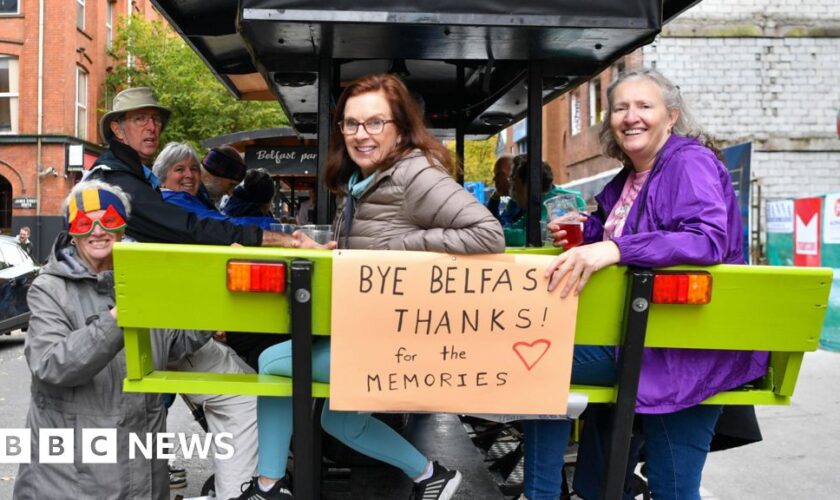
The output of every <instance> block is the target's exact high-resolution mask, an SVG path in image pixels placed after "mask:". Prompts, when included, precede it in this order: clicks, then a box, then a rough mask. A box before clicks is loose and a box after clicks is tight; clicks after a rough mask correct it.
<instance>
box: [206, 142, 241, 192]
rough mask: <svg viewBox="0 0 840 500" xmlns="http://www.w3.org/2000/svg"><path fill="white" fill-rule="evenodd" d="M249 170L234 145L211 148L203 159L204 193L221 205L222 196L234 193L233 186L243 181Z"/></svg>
mask: <svg viewBox="0 0 840 500" xmlns="http://www.w3.org/2000/svg"><path fill="white" fill-rule="evenodd" d="M247 171H248V167H247V166H246V165H245V160H243V159H242V155H241V154H239V151H237V150H236V149H235V148H234V147H233V146H230V145H228V144H225V145H222V146H219V147H217V148H211V149H210V151H208V153H207V155H206V156H205V157H204V159H203V160H201V184H202V188H203V189H202V191H203V194H205V195H206V196H207V198H209V199H210V201H211V202H213V204H214V205H215V206H216V207H219V206H220V204H221V202H222V198H224V197H225V196H230V195H231V194H233V188H234V187H236V186H237V185H238V184H239V183H240V182H242V180H243V179H244V178H245V173H246V172H247Z"/></svg>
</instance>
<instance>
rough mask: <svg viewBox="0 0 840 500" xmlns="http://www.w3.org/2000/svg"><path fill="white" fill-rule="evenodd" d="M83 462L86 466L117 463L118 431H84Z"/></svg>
mask: <svg viewBox="0 0 840 500" xmlns="http://www.w3.org/2000/svg"><path fill="white" fill-rule="evenodd" d="M82 462H83V463H86V464H115V463H117V430H116V429H82Z"/></svg>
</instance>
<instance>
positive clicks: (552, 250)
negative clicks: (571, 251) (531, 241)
mask: <svg viewBox="0 0 840 500" xmlns="http://www.w3.org/2000/svg"><path fill="white" fill-rule="evenodd" d="M505 253H524V254H528V255H560V254H561V253H563V249H562V248H560V247H549V246H544V247H507V248H505Z"/></svg>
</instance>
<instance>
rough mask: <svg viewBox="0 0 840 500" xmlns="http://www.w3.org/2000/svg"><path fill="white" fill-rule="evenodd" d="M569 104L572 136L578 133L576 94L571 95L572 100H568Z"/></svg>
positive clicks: (578, 98) (578, 105) (578, 106)
mask: <svg viewBox="0 0 840 500" xmlns="http://www.w3.org/2000/svg"><path fill="white" fill-rule="evenodd" d="M569 104H570V108H571V109H570V111H571V113H570V117H569V121H570V122H571V123H570V129H571V131H572V135H578V134H579V133H580V118H581V116H580V97H578V95H577V92H575V93H573V94H572V98H571V99H570V100H569Z"/></svg>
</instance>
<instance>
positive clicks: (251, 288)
mask: <svg viewBox="0 0 840 500" xmlns="http://www.w3.org/2000/svg"><path fill="white" fill-rule="evenodd" d="M227 288H228V290H230V291H231V292H272V293H283V292H285V291H286V264H285V263H284V262H258V261H257V262H253V261H252V262H249V261H236V260H231V261H228V263H227Z"/></svg>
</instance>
